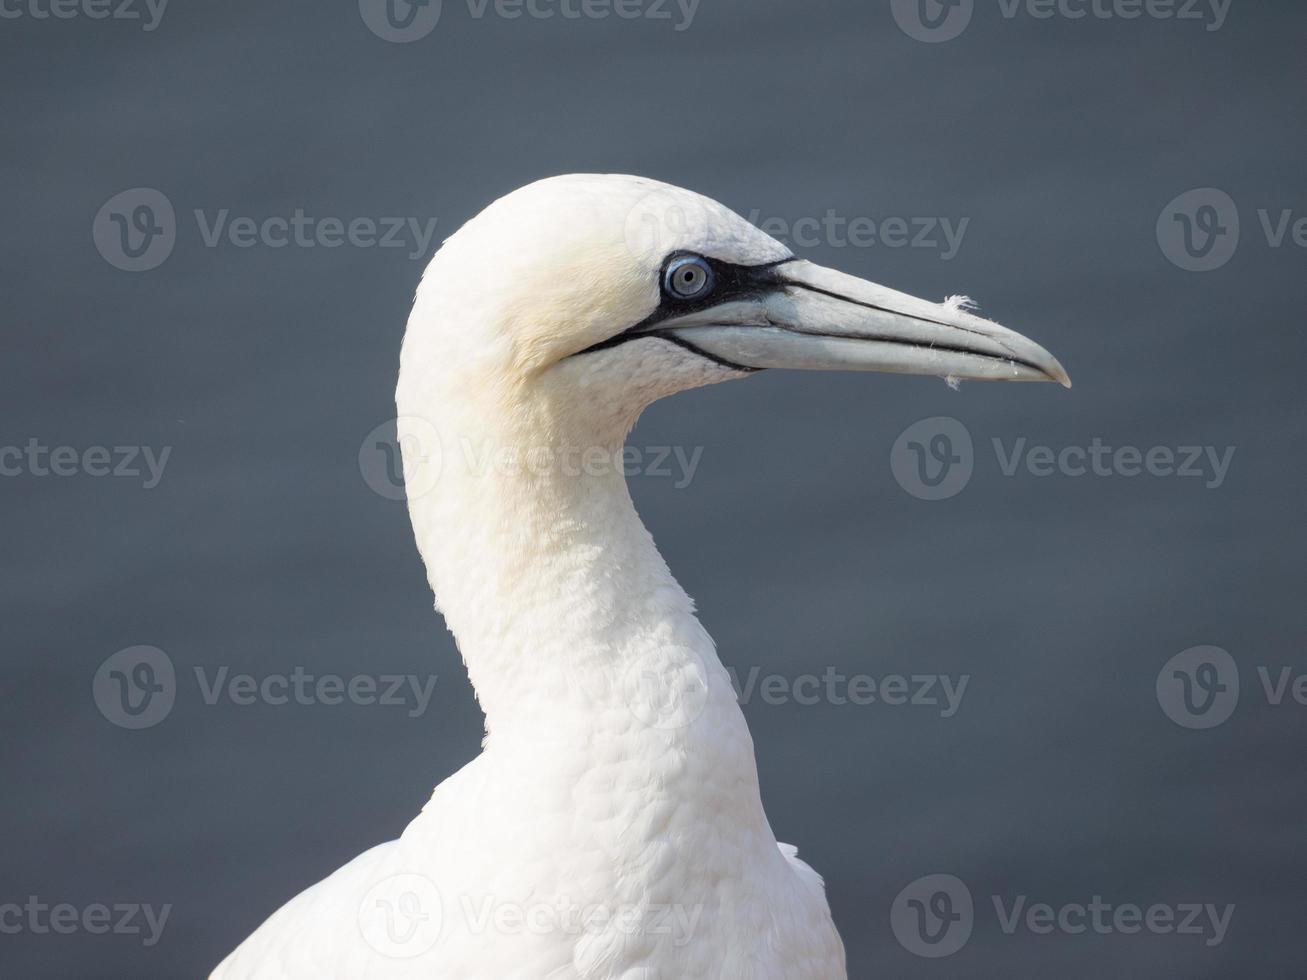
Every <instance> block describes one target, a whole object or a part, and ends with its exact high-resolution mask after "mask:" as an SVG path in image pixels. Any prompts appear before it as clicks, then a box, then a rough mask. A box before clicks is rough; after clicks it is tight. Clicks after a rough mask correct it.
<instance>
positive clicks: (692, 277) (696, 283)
mask: <svg viewBox="0 0 1307 980" xmlns="http://www.w3.org/2000/svg"><path fill="white" fill-rule="evenodd" d="M663 286H664V287H665V288H666V290H667V291H668V292H669V293H671V294H672V295H673V296H675V297H676V298H677V299H698V298H699V297H701V296H706V295H708V293H710V292H712V288H713V272H712V266H710V265H709V264H708V263H707V262H705V261H704V260H703V259H701V258H699V257H698V256H697V255H687V256H684V257H683V258H679V259H677V260H676V261H674V262H673V263H672V264H671V265H669V266H668V267H667V273H666V274H665V275H664V276H663Z"/></svg>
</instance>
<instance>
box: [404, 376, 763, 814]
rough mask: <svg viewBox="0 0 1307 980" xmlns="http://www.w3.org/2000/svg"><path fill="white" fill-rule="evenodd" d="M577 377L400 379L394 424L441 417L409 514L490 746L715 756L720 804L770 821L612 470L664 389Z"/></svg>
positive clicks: (736, 732)
mask: <svg viewBox="0 0 1307 980" xmlns="http://www.w3.org/2000/svg"><path fill="white" fill-rule="evenodd" d="M578 370H579V369H578ZM589 387H590V389H591V390H590V392H589V395H588V396H582V397H578V396H577V391H578V390H582V391H584V390H586V389H587V386H586V384H584V382H583V379H580V378H578V377H576V376H575V375H568V374H567V372H566V371H564V372H560V377H559V378H558V380H557V382H556V383H555V384H554V385H553V386H552V387H551V386H549V385H548V384H543V385H537V386H536V387H535V388H533V389H532V393H531V397H530V399H524V398H518V397H516V396H515V395H514V394H512V393H509V392H505V391H502V390H500V391H495V392H490V393H487V392H470V391H467V390H460V391H454V390H451V389H449V388H447V387H444V386H442V385H438V384H434V383H433V382H432V381H431V379H430V378H428V379H427V380H426V381H425V382H423V383H420V384H419V383H414V384H407V383H405V381H404V380H402V381H401V385H400V390H399V396H398V401H399V407H400V412H401V433H403V431H404V429H405V427H406V425H407V426H408V427H409V429H410V431H412V429H413V423H412V422H411V419H409V420H406V419H405V418H404V417H405V416H409V417H412V416H418V417H420V418H422V419H423V420H424V422H423V423H422V425H423V426H424V427H425V426H427V424H428V423H429V424H430V426H431V427H433V428H434V429H435V430H436V431H437V432H438V433H439V439H440V446H441V449H440V455H441V467H440V474H439V479H438V480H437V481H436V482H435V485H434V486H433V487H432V488H431V489H430V490H429V491H428V492H426V493H420V494H419V495H418V496H416V498H415V499H413V500H411V501H410V513H411V516H412V520H413V526H414V529H415V532H416V536H417V543H418V547H419V550H420V551H421V553H422V556H423V559H424V560H425V562H426V566H427V573H428V578H429V581H430V583H431V586H432V589H433V591H434V592H435V594H436V597H437V607H438V608H439V609H440V611H441V612H442V613H443V614H444V616H445V619H446V621H447V623H448V625H449V628H450V630H451V631H452V632H453V634H454V636H455V638H456V640H457V642H458V646H459V650H460V652H461V653H462V655H463V659H464V662H465V663H466V665H467V668H468V673H469V675H470V677H471V680H472V683H473V686H474V687H475V688H476V692H477V697H478V700H479V701H480V703H481V706H482V708H483V710H484V711H485V713H486V729H487V747H488V748H490V749H493V748H494V747H495V746H497V745H500V744H503V743H505V742H510V741H511V742H519V743H520V742H524V741H531V742H539V741H541V740H543V741H547V742H550V743H552V744H553V745H555V746H557V744H558V742H559V741H560V740H561V741H564V742H567V743H568V744H569V748H570V750H572V751H576V750H577V749H578V747H579V746H582V745H586V746H591V745H593V746H596V748H595V751H599V752H602V751H604V748H603V745H604V743H605V742H608V743H610V744H609V745H608V747H607V750H608V751H613V750H614V749H617V750H619V751H621V752H623V753H625V754H630V753H635V754H650V755H664V754H667V753H669V752H670V753H673V754H687V753H693V754H696V755H700V756H703V757H704V761H711V763H712V764H713V765H716V766H718V767H725V771H720V772H719V773H718V775H719V776H727V775H729V776H730V777H731V778H730V779H729V780H727V782H728V783H729V784H730V785H732V786H733V787H735V788H736V790H737V791H738V792H739V794H740V798H739V799H738V800H735V801H733V804H732V805H733V806H734V807H736V808H742V809H745V810H749V811H756V814H754V816H755V819H756V820H760V821H763V822H764V823H765V820H764V819H763V818H762V810H761V803H760V802H759V799H758V789H757V775H756V768H755V763H754V758H753V747H752V742H751V740H750V739H749V736H748V732H747V728H746V727H745V724H744V719H743V715H742V713H741V712H740V709H739V705H738V703H737V701H736V697H735V692H734V690H733V688H732V686H731V683H730V679H729V675H728V674H727V672H726V670H725V669H724V668H723V666H722V664H721V662H720V660H719V659H718V657H717V654H716V651H715V649H714V647H713V643H712V640H711V639H710V638H709V637H708V635H707V633H706V632H705V631H704V630H703V627H702V626H701V625H700V624H699V622H698V620H697V619H696V618H695V615H694V609H693V603H692V602H691V600H690V598H689V597H688V596H687V595H686V594H685V592H684V591H683V590H682V589H681V587H680V586H679V585H678V584H677V582H676V580H675V579H674V578H673V577H672V575H671V573H670V571H669V570H668V568H667V565H666V563H665V562H664V561H663V559H662V556H661V555H659V553H658V550H657V548H656V547H655V545H654V543H653V540H652V538H651V537H650V535H649V532H648V531H647V530H646V529H645V527H644V525H643V524H642V523H641V521H640V519H639V517H638V515H637V514H636V512H635V508H634V506H633V504H632V502H631V498H630V495H629V493H628V491H627V487H626V483H625V479H624V476H623V474H622V472H621V469H620V459H621V456H620V453H621V449H622V446H623V444H624V440H625V436H626V434H627V432H628V431H629V429H630V427H631V425H632V424H633V423H634V421H635V418H636V417H637V416H638V414H639V412H640V410H642V409H643V407H644V404H645V403H646V402H647V401H651V400H652V399H653V398H654V397H656V396H657V395H658V394H659V393H660V392H656V391H647V392H642V393H640V392H637V393H635V395H634V397H628V398H626V399H625V400H623V399H621V398H616V397H614V392H613V391H611V390H606V389H605V388H604V387H603V386H601V385H592V386H589ZM625 394H626V395H628V396H631V395H632V392H630V391H629V390H628V391H626V392H625ZM614 405H617V406H619V407H616V408H615V407H613V406H614ZM427 431H430V430H429V429H428V430H427ZM430 441H431V436H430V435H428V436H427V437H426V442H427V443H429V442H430ZM401 444H402V445H405V448H406V452H407V451H409V450H410V449H411V447H412V446H415V445H417V444H418V440H416V439H410V440H407V441H406V440H404V439H401ZM724 733H725V734H726V735H727V736H728V737H723V735H724ZM619 743H620V744H619ZM708 757H711V758H710V759H709V758H708ZM567 768H568V770H569V771H570V770H571V767H570V766H569V767H567Z"/></svg>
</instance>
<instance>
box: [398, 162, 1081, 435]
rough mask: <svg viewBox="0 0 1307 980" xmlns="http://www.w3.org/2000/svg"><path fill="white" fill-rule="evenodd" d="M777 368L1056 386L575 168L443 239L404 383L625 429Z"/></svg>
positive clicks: (1026, 356)
mask: <svg viewBox="0 0 1307 980" xmlns="http://www.w3.org/2000/svg"><path fill="white" fill-rule="evenodd" d="M775 368H791V369H803V370H830V371H885V372H896V373H904V374H923V375H936V376H940V377H947V378H957V379H978V380H989V381H1056V382H1059V383H1060V384H1063V385H1066V386H1069V385H1070V380H1069V379H1068V377H1067V374H1066V372H1065V371H1064V370H1063V368H1062V366H1061V365H1060V364H1059V363H1058V362H1057V360H1056V358H1054V357H1053V356H1052V355H1051V354H1050V353H1049V352H1048V351H1047V350H1045V349H1044V348H1043V347H1041V346H1040V345H1039V344H1037V343H1035V342H1034V341H1031V340H1029V339H1027V338H1026V337H1024V336H1022V335H1021V334H1019V333H1016V332H1014V331H1012V330H1008V329H1006V328H1005V327H1001V326H999V325H998V324H996V323H992V322H990V321H988V320H985V319H982V318H980V317H978V316H976V315H974V314H972V313H971V312H969V311H968V310H967V309H966V304H965V303H964V302H961V301H956V300H955V301H946V302H945V303H942V304H939V303H932V302H928V301H926V300H921V299H917V298H915V297H912V296H909V295H907V294H904V293H900V292H897V291H895V290H893V289H889V288H886V287H884V286H880V285H877V284H875V283H873V282H869V281H867V280H864V279H861V278H857V277H855V276H852V275H847V274H845V273H842V272H837V271H834V270H831V269H826V268H822V267H821V266H818V265H815V264H813V263H811V262H808V261H805V260H802V259H800V258H797V257H796V256H795V255H794V254H793V253H792V252H791V251H790V249H789V248H788V247H787V246H785V245H784V244H782V243H781V242H779V241H777V240H776V239H774V238H772V237H771V236H769V235H767V234H765V233H764V232H762V231H761V230H759V229H758V228H756V227H754V226H753V225H751V224H750V223H749V222H747V221H746V220H744V219H743V218H741V217H740V216H739V215H737V214H735V213H734V212H732V211H730V210H729V209H727V208H726V207H724V206H723V205H721V204H718V203H717V202H715V201H713V200H710V199H708V198H706V197H703V196H702V195H699V194H695V193H693V192H691V191H687V190H683V189H681V188H678V187H673V186H670V185H667V184H662V183H659V182H656V181H652V180H647V179H644V178H639V177H629V176H620V175H585V174H575V175H569V176H563V177H554V178H549V179H546V180H541V181H538V182H536V183H533V184H530V185H528V186H526V187H524V188H521V189H520V190H517V191H515V192H513V193H511V194H509V195H507V196H506V197H504V198H501V199H500V200H498V201H496V202H495V203H493V204H491V205H490V206H489V207H487V208H486V209H485V210H484V211H483V212H481V214H479V215H478V216H476V217H475V218H473V219H472V220H471V221H469V222H468V223H467V224H466V225H464V226H463V228H462V229H460V230H459V231H458V232H457V233H456V234H454V235H453V236H452V237H451V238H450V239H449V240H448V241H447V242H446V243H445V244H444V246H443V247H442V248H441V249H440V251H439V252H438V253H437V254H436V256H435V257H434V258H433V260H432V262H431V264H430V266H429V268H428V270H427V273H426V275H425V276H424V278H423V282H422V284H421V286H420V287H419V290H418V295H417V300H416V303H415V306H414V310H413V315H412V318H411V320H410V325H409V332H408V335H407V337H406V339H405V349H404V367H403V370H402V372H401V385H400V388H401V396H402V395H403V392H404V391H405V389H406V388H409V389H421V390H422V391H424V392H425V393H427V394H428V395H430V394H431V392H433V391H435V390H439V391H440V392H442V397H445V398H456V399H459V400H462V401H465V402H467V403H475V404H476V405H478V409H477V411H481V410H483V409H484V408H485V407H486V399H493V400H494V401H495V402H497V403H498V404H499V405H500V407H506V408H507V410H509V411H510V412H511V411H521V410H522V409H523V408H524V407H526V408H534V409H539V408H541V407H542V406H547V408H545V411H546V414H548V413H557V412H562V411H573V412H580V413H583V414H594V413H600V414H604V413H611V414H613V415H614V417H615V418H618V419H619V420H620V421H621V424H623V425H626V426H629V424H630V423H632V422H633V421H634V419H635V417H636V416H637V415H638V413H639V411H640V410H642V409H643V408H644V407H645V406H646V405H647V404H649V403H650V402H652V401H653V400H655V399H657V398H660V397H663V396H665V395H669V394H672V393H674V392H676V391H681V390H684V389H686V388H692V387H696V386H699V385H703V384H709V383H713V382H716V381H723V380H728V379H732V378H740V377H745V376H747V375H750V374H753V373H755V372H758V371H762V370H767V369H775ZM402 401H403V398H402V397H401V402H402ZM401 407H402V406H401Z"/></svg>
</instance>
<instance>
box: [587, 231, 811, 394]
mask: <svg viewBox="0 0 1307 980" xmlns="http://www.w3.org/2000/svg"><path fill="white" fill-rule="evenodd" d="M686 257H694V258H700V259H703V261H705V262H707V263H708V265H709V266H710V267H711V268H712V271H713V275H714V276H715V277H716V285H715V287H714V288H713V289H710V290H708V291H707V292H705V293H704V294H703V295H702V296H697V297H695V298H693V299H684V298H683V297H680V296H676V295H674V294H673V293H670V292H668V291H667V287H666V285H661V286H660V287H659V288H660V290H661V292H662V299H661V301H660V302H659V303H658V308H657V309H656V310H654V311H653V312H652V313H650V314H649V315H648V316H647V317H645V318H644V319H643V320H641V321H640V322H639V323H637V324H635V325H633V326H630V327H627V328H626V329H625V330H623V331H622V332H621V333H618V334H614V335H613V336H611V337H609V338H608V339H607V340H601V341H599V343H597V344H592V345H590V346H589V347H587V348H586V349H585V350H582V351H577V352H576V353H575V354H573V355H572V356H573V357H579V356H580V355H582V354H590V353H593V352H594V351H599V350H607V349H608V348H610V347H616V346H618V345H619V344H624V343H626V342H627V341H628V340H641V339H643V338H645V337H656V338H658V339H659V340H665V341H667V342H668V343H671V344H675V345H676V346H677V347H683V348H685V349H686V350H688V351H690V352H692V353H694V354H697V355H699V356H700V357H702V358H705V359H706V360H709V361H712V362H713V363H714V364H720V365H721V366H722V367H726V368H730V369H731V370H732V371H742V372H746V373H753V372H755V371H761V370H762V368H751V367H745V366H744V365H742V364H735V363H733V362H731V361H728V360H726V359H724V358H721V357H717V356H715V355H713V354H709V353H708V352H707V351H703V350H700V349H699V348H698V347H695V346H694V344H692V343H690V342H689V341H687V340H685V339H683V338H681V337H678V336H677V335H676V334H674V333H671V332H670V331H668V332H662V331H660V330H659V329H658V324H660V323H662V322H663V321H665V320H670V319H672V318H674V317H679V316H685V315H686V314H687V313H697V312H698V311H699V310H706V309H708V308H709V307H711V306H720V305H721V304H723V303H730V302H732V301H734V300H745V299H758V298H760V297H762V296H763V295H765V294H766V293H767V292H769V291H770V290H772V289H775V288H777V287H778V286H780V285H782V282H781V280H780V279H779V278H778V277H777V276H776V275H775V272H774V270H775V269H776V268H777V267H779V266H782V265H785V263H787V262H794V261H797V259H796V257H795V256H793V255H791V256H789V257H787V258H784V259H780V260H778V261H776V262H768V263H766V264H764V265H736V264H735V263H733V262H724V261H722V260H721V259H714V258H712V257H710V256H707V255H699V254H697V253H695V252H685V251H678V252H673V253H672V254H671V255H669V256H667V258H665V259H663V264H662V266H661V267H660V268H659V269H658V282H659V283H665V282H666V278H667V269H668V267H669V266H670V265H671V264H672V263H673V262H675V261H676V260H677V259H681V258H686Z"/></svg>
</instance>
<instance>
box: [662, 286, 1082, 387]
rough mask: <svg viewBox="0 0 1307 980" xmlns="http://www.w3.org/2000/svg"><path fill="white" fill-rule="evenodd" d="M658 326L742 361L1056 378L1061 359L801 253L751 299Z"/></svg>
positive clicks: (957, 312) (1065, 380) (956, 306)
mask: <svg viewBox="0 0 1307 980" xmlns="http://www.w3.org/2000/svg"><path fill="white" fill-rule="evenodd" d="M657 332H658V333H660V334H662V335H664V336H667V335H669V334H670V335H671V337H673V338H675V339H676V340H677V341H678V342H679V343H683V344H684V345H686V346H689V347H691V348H693V349H695V350H698V351H700V352H702V353H704V354H706V355H707V356H709V357H711V358H713V359H715V360H719V361H721V362H723V363H727V364H732V365H738V366H740V367H745V368H752V369H761V368H798V369H804V370H814V371H887V372H893V373H898V374H929V375H937V376H940V377H950V378H972V379H977V380H984V381H1056V382H1057V383H1058V384H1060V385H1062V386H1063V387H1066V388H1070V387H1071V379H1070V378H1069V377H1067V373H1066V371H1065V370H1064V369H1063V367H1062V365H1061V364H1059V363H1058V361H1057V358H1055V357H1054V356H1053V355H1052V354H1050V353H1049V352H1048V351H1046V350H1045V349H1044V348H1043V347H1041V346H1040V345H1039V344H1037V343H1035V342H1034V341H1033V340H1030V339H1028V338H1026V337H1023V336H1022V335H1021V334H1019V333H1017V332H1015V331H1013V330H1008V329H1007V328H1006V327H1000V326H999V325H998V324H997V323H991V322H990V321H989V320H985V319H982V318H980V317H978V316H975V315H974V314H972V313H969V312H967V311H966V309H964V308H963V303H961V302H954V303H944V304H938V303H930V302H927V301H926V300H922V299H917V298H916V297H913V296H909V295H907V294H906V293H900V292H897V291H896V290H893V289H887V288H885V287H884V286H878V285H876V284H875V283H872V282H867V281H866V280H863V279H858V278H857V277H856V276H850V275H845V274H844V273H842V272H836V271H835V270H833V269H825V268H822V267H821V266H818V265H814V264H812V263H811V262H806V261H802V260H794V261H789V262H785V263H783V264H779V265H777V266H775V267H773V268H771V269H769V270H768V272H767V285H766V286H765V287H764V288H762V289H761V291H759V292H756V293H754V294H753V295H750V296H741V297H739V298H737V299H733V300H732V301H730V302H727V303H724V304H721V305H717V306H713V307H709V308H706V309H702V310H698V311H696V312H693V313H689V314H687V315H685V316H681V317H677V318H675V319H672V320H665V321H663V322H662V323H659V324H658V327H657Z"/></svg>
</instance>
